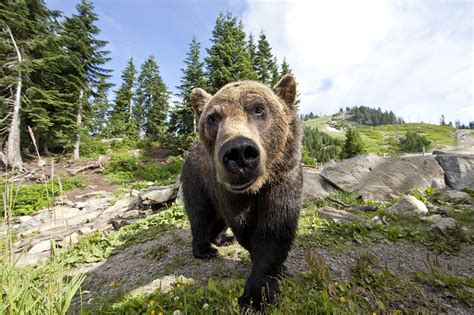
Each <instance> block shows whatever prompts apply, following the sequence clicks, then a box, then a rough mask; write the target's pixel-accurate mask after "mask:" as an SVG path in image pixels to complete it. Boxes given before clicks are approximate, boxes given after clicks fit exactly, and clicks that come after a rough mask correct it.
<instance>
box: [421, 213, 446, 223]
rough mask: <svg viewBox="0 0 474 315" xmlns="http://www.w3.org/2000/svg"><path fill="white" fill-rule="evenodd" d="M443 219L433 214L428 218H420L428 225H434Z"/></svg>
mask: <svg viewBox="0 0 474 315" xmlns="http://www.w3.org/2000/svg"><path fill="white" fill-rule="evenodd" d="M442 218H443V217H442V216H441V215H440V214H433V215H430V216H428V217H421V218H420V219H421V220H423V221H425V222H428V223H436V222H438V221H439V220H441V219H442Z"/></svg>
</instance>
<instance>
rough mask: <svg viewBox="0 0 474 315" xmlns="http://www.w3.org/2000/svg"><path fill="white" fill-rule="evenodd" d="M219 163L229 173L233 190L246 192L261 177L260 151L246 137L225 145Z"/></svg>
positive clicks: (220, 153)
mask: <svg viewBox="0 0 474 315" xmlns="http://www.w3.org/2000/svg"><path fill="white" fill-rule="evenodd" d="M219 162H220V163H222V165H223V167H224V169H225V171H226V172H227V173H228V174H227V176H226V177H227V178H228V179H229V183H228V184H229V185H230V186H231V188H232V189H233V190H245V189H246V188H248V187H249V186H250V185H252V184H253V183H254V182H255V180H256V179H257V177H258V176H259V175H260V174H259V172H258V166H259V163H260V150H259V148H258V146H257V144H256V143H255V142H254V141H253V140H251V139H249V138H246V137H239V138H235V139H232V140H229V141H227V142H226V143H224V145H222V147H221V148H220V150H219Z"/></svg>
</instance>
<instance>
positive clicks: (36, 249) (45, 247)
mask: <svg viewBox="0 0 474 315" xmlns="http://www.w3.org/2000/svg"><path fill="white" fill-rule="evenodd" d="M50 249H51V241H50V240H44V241H41V242H39V243H37V244H35V245H33V247H31V249H30V250H29V251H28V254H30V255H33V254H39V253H42V252H45V251H49V250H50Z"/></svg>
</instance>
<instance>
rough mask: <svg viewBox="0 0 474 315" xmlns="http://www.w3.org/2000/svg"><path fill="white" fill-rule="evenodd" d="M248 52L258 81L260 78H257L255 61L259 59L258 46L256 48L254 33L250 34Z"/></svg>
mask: <svg viewBox="0 0 474 315" xmlns="http://www.w3.org/2000/svg"><path fill="white" fill-rule="evenodd" d="M247 50H248V52H249V57H250V64H251V65H252V70H253V71H254V73H255V79H257V78H258V76H257V64H256V62H255V59H256V58H257V46H255V40H254V38H253V34H252V33H250V35H249V39H248V41H247Z"/></svg>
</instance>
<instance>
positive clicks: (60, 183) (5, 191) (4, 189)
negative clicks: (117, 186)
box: [0, 177, 85, 216]
mask: <svg viewBox="0 0 474 315" xmlns="http://www.w3.org/2000/svg"><path fill="white" fill-rule="evenodd" d="M84 186H85V182H84V180H83V179H82V178H81V177H71V178H60V177H57V178H53V179H50V180H48V181H47V182H46V183H38V184H25V183H16V184H11V183H9V182H8V181H7V180H5V181H4V183H2V184H1V185H0V194H1V196H0V202H1V203H2V204H3V202H4V200H5V202H6V203H7V205H8V206H9V207H10V208H11V210H12V214H13V215H15V216H17V215H29V214H33V213H35V212H36V211H38V210H41V209H45V208H47V207H48V206H51V205H52V204H53V202H54V199H55V198H56V197H58V196H60V195H61V194H62V193H64V192H66V191H68V190H72V189H74V188H78V187H84ZM8 202H9V204H8ZM0 210H1V211H0V214H3V210H2V209H0Z"/></svg>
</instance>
